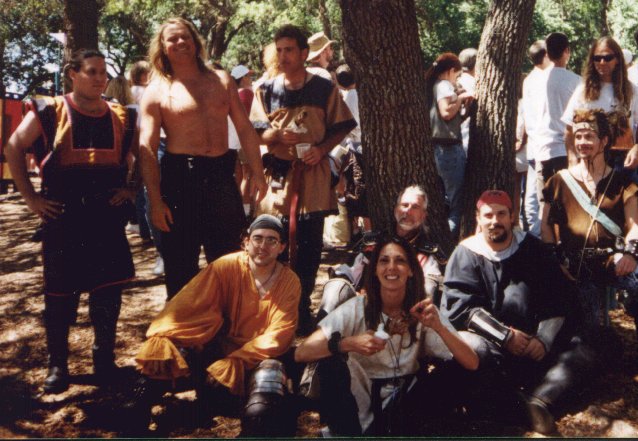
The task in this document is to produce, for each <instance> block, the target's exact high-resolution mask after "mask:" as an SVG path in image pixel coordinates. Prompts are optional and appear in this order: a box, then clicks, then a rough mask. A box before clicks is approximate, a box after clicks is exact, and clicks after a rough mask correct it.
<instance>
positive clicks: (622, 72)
mask: <svg viewBox="0 0 638 441" xmlns="http://www.w3.org/2000/svg"><path fill="white" fill-rule="evenodd" d="M603 45H604V46H606V47H607V48H609V49H610V50H611V51H612V52H613V53H614V55H615V57H616V60H617V61H618V62H617V63H616V69H614V71H613V72H612V74H611V81H612V85H613V88H614V96H615V97H616V99H617V100H618V102H619V103H620V105H621V106H622V107H623V108H624V109H629V106H630V105H631V98H632V97H633V88H632V85H631V83H630V82H629V79H628V78H627V65H626V64H625V57H624V55H623V53H622V49H621V48H620V46H619V45H618V43H617V42H616V40H614V39H613V38H611V37H601V38H599V39H598V40H596V42H594V44H592V46H591V47H590V48H589V54H588V55H587V61H586V62H585V65H584V67H583V78H584V79H585V99H586V100H587V101H595V100H597V99H598V97H599V96H600V88H601V87H602V83H601V78H600V74H599V73H598V71H597V70H596V66H595V65H594V53H595V52H596V49H598V48H599V47H600V46H603Z"/></svg>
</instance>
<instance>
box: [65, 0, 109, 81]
mask: <svg viewBox="0 0 638 441" xmlns="http://www.w3.org/2000/svg"><path fill="white" fill-rule="evenodd" d="M102 1H103V0H65V1H64V27H65V29H66V46H65V48H64V64H66V63H67V62H68V61H69V60H70V59H71V56H72V55H73V52H75V51H77V50H78V49H97V25H98V18H99V12H100V7H101V4H102ZM64 86H65V87H64V89H65V92H68V91H70V90H71V87H70V86H71V85H70V82H69V81H66V78H65V82H64Z"/></svg>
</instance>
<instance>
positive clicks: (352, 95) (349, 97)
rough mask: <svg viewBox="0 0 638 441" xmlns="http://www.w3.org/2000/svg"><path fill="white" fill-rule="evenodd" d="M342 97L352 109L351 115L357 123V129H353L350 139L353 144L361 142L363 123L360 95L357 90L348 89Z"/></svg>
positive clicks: (342, 93) (343, 91) (343, 92)
mask: <svg viewBox="0 0 638 441" xmlns="http://www.w3.org/2000/svg"><path fill="white" fill-rule="evenodd" d="M341 96H342V97H343V101H344V102H345V103H346V106H348V109H350V113H352V117H353V118H354V120H355V121H356V122H357V127H355V128H354V129H352V132H350V134H349V135H348V136H349V138H350V139H351V140H352V141H353V142H361V122H360V120H359V95H358V94H357V89H348V90H342V91H341Z"/></svg>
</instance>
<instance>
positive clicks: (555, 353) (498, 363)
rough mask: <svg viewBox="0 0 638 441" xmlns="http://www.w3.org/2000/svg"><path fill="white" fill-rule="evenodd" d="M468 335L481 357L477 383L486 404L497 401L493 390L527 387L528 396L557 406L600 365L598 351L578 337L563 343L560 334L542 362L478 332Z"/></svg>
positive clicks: (500, 391)
mask: <svg viewBox="0 0 638 441" xmlns="http://www.w3.org/2000/svg"><path fill="white" fill-rule="evenodd" d="M466 336H467V338H466V341H467V342H468V344H469V345H470V346H471V347H472V348H473V349H474V350H475V351H476V353H477V354H478V356H479V359H480V364H479V365H480V368H479V372H478V373H479V380H478V381H477V384H476V386H477V388H478V389H480V392H479V396H482V402H485V403H493V402H496V401H497V400H490V399H489V398H488V397H489V396H491V395H492V393H503V392H504V391H507V390H511V391H513V390H514V389H515V388H518V387H523V388H524V390H525V391H526V393H527V394H528V395H531V396H534V397H536V398H539V399H540V400H542V401H543V402H545V403H546V404H547V405H549V406H550V407H557V406H559V405H560V404H562V399H563V398H565V396H566V395H567V393H568V392H573V391H575V390H576V389H577V388H578V387H579V386H581V385H582V383H583V381H584V380H585V379H586V378H588V377H591V375H592V373H593V372H594V371H595V369H596V366H597V362H596V355H595V352H594V350H593V349H592V348H591V347H590V346H589V345H588V344H585V343H584V342H583V341H582V340H581V338H580V337H576V336H574V337H572V338H569V339H566V341H565V340H563V341H562V342H561V341H560V340H559V338H560V337H561V336H560V334H559V337H557V341H556V342H555V345H554V347H553V348H552V351H550V352H549V353H548V354H547V355H546V356H545V358H544V359H543V360H541V361H540V362H536V361H534V360H531V359H529V358H526V357H515V356H514V355H512V354H510V353H509V352H508V351H507V350H506V349H504V348H500V347H498V346H497V345H496V344H494V343H492V342H490V341H488V340H486V339H484V338H483V337H481V336H479V335H477V334H472V333H467V334H466ZM509 410H512V409H509Z"/></svg>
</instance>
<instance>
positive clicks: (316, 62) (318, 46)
mask: <svg viewBox="0 0 638 441" xmlns="http://www.w3.org/2000/svg"><path fill="white" fill-rule="evenodd" d="M332 43H334V40H330V39H329V38H328V37H326V34H324V33H323V32H317V33H316V34H314V35H312V36H311V37H310V38H308V46H309V52H308V64H309V67H308V72H311V73H313V74H315V75H319V76H322V77H324V78H325V79H327V80H330V81H333V78H332V74H331V73H330V72H329V71H328V66H330V62H331V61H332V57H333V55H334V51H333V50H332ZM333 82H334V81H333Z"/></svg>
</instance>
